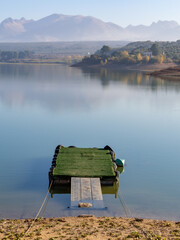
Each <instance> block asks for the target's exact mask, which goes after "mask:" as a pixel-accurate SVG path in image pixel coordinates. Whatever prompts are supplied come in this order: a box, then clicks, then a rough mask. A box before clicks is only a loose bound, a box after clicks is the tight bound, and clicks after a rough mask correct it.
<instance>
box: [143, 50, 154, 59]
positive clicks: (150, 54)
mask: <svg viewBox="0 0 180 240" xmlns="http://www.w3.org/2000/svg"><path fill="white" fill-rule="evenodd" d="M142 55H143V56H149V57H150V58H151V57H152V52H150V51H147V52H143V53H142Z"/></svg>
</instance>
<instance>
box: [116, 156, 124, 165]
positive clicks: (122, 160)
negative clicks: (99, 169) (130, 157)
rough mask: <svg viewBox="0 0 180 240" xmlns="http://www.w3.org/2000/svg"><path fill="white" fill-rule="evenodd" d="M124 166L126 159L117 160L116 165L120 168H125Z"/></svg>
mask: <svg viewBox="0 0 180 240" xmlns="http://www.w3.org/2000/svg"><path fill="white" fill-rule="evenodd" d="M124 164H125V160H124V159H119V158H117V159H116V165H117V166H118V167H124Z"/></svg>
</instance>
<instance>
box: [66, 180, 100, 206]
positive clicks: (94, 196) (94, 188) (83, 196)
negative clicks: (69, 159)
mask: <svg viewBox="0 0 180 240" xmlns="http://www.w3.org/2000/svg"><path fill="white" fill-rule="evenodd" d="M82 203H85V204H87V203H89V206H90V207H89V208H104V203H103V198H102V191H101V182H100V178H79V177H72V178H71V208H76V207H78V208H79V205H80V204H82Z"/></svg>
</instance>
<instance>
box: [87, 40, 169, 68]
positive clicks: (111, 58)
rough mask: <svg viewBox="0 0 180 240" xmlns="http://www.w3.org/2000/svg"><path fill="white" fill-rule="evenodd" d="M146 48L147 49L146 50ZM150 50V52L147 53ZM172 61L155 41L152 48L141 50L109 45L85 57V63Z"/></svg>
mask: <svg viewBox="0 0 180 240" xmlns="http://www.w3.org/2000/svg"><path fill="white" fill-rule="evenodd" d="M145 50H146V51H145ZM147 52H149V54H147ZM165 61H166V62H168V61H171V60H170V59H167V58H166V54H165V53H164V52H163V51H162V50H161V49H160V47H159V46H158V44H157V43H153V44H152V45H151V47H150V48H148V49H142V50H141V51H135V50H134V49H133V50H131V51H127V50H124V49H112V48H110V47H109V46H106V45H105V46H103V47H102V48H101V49H100V50H98V51H97V52H96V53H95V54H93V55H91V56H90V57H85V58H84V59H83V63H87V64H91V65H94V64H101V65H105V64H107V63H109V64H111V63H116V64H137V63H144V64H148V63H160V64H162V63H163V62H165Z"/></svg>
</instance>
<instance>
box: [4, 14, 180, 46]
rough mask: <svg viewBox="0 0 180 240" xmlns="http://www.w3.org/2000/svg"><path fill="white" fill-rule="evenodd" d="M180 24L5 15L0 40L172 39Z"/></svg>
mask: <svg viewBox="0 0 180 240" xmlns="http://www.w3.org/2000/svg"><path fill="white" fill-rule="evenodd" d="M178 39H180V25H179V24H178V23H177V22H175V21H158V22H153V23H152V24H151V25H150V26H145V25H138V26H133V25H129V26H127V27H125V28H123V27H121V26H119V25H117V24H114V23H111V22H103V21H102V20H100V19H97V18H94V17H91V16H81V15H77V16H69V15H63V14H52V15H50V16H47V17H44V18H42V19H39V20H27V19H25V18H21V19H12V18H7V19H5V20H4V21H2V22H1V23H0V42H55V41H104V40H106V41H112V40H113V41H139V40H141V41H145V40H152V41H176V40H178Z"/></svg>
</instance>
